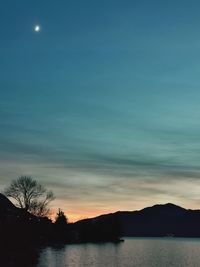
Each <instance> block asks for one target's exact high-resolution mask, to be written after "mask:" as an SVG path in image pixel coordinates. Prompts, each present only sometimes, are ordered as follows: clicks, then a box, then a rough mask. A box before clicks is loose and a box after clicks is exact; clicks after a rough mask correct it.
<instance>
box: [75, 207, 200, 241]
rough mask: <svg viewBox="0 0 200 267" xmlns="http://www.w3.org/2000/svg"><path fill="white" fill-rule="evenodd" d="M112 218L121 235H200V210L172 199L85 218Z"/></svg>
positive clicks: (100, 219) (100, 220) (95, 219)
mask: <svg viewBox="0 0 200 267" xmlns="http://www.w3.org/2000/svg"><path fill="white" fill-rule="evenodd" d="M111 218H112V220H113V221H116V222H117V224H118V225H119V228H120V235H121V236H158V237H159V236H182V237H200V210H190V209H189V210H188V209H184V208H182V207H180V206H177V205H175V204H172V203H167V204H156V205H154V206H152V207H147V208H144V209H142V210H136V211H118V212H116V213H110V214H105V215H100V216H98V217H95V218H91V219H86V220H87V221H88V222H89V221H91V222H92V221H93V222H94V221H95V222H98V221H99V222H103V221H106V220H108V219H109V220H111ZM86 220H82V221H79V222H77V224H81V223H83V221H86Z"/></svg>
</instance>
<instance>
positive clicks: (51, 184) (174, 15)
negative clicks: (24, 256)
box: [0, 0, 200, 221]
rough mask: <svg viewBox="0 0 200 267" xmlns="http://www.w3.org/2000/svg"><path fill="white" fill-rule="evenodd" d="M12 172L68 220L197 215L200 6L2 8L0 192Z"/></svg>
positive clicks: (4, 3) (115, 1)
mask: <svg viewBox="0 0 200 267" xmlns="http://www.w3.org/2000/svg"><path fill="white" fill-rule="evenodd" d="M35 25H40V27H41V31H39V32H35V31H34V26H35ZM20 175H31V176H32V177H34V178H35V179H37V180H38V181H39V182H41V183H42V184H44V185H45V186H46V187H47V188H48V189H51V190H53V191H54V193H55V195H56V200H55V201H54V202H53V203H52V208H53V209H54V211H56V209H57V208H61V209H62V210H64V211H65V213H66V215H67V216H68V217H69V219H70V220H71V221H72V220H77V219H79V218H85V217H93V216H96V215H100V214H102V213H109V212H115V211H117V210H135V209H141V208H143V207H145V206H150V205H153V204H156V203H167V202H173V203H175V204H177V205H181V206H183V207H186V208H200V2H199V1H197V0H196V1H195V0H193V1H184V0H182V1H181V0H169V1H158V0H157V1H155V0H152V1H149V0H146V1H139V0H135V1H133V0H123V1H122V0H120V1H119V0H107V1H104V0H101V1H94V0H90V1H89V0H84V1H83V0H79V1H78V0H74V1H72V0H71V1H68V0H58V1H51V0H48V1H47V0H42V1H39V0H35V1H27V0H18V1H15V0H1V1H0V188H1V189H2V190H3V188H4V187H5V186H7V185H9V183H10V182H11V180H13V179H15V178H17V177H18V176H20Z"/></svg>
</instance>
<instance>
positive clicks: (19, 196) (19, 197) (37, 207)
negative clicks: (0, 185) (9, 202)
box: [4, 176, 54, 217]
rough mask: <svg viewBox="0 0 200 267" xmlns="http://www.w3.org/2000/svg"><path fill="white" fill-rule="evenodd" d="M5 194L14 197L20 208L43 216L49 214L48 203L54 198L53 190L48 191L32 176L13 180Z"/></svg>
mask: <svg viewBox="0 0 200 267" xmlns="http://www.w3.org/2000/svg"><path fill="white" fill-rule="evenodd" d="M4 194H5V195H6V196H7V197H10V198H13V199H14V200H15V202H16V206H18V207H19V208H22V209H24V210H25V211H28V212H30V213H32V214H34V215H36V216H42V217H44V216H47V215H48V214H49V212H50V209H49V207H48V205H49V203H50V202H51V201H52V200H54V194H53V192H52V191H48V190H47V189H46V188H45V187H44V186H42V185H41V184H39V183H38V182H37V181H36V180H34V179H33V178H32V177H30V176H20V177H19V178H18V179H16V180H13V181H12V182H11V184H10V186H9V187H8V188H6V189H5V191H4Z"/></svg>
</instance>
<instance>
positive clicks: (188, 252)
mask: <svg viewBox="0 0 200 267" xmlns="http://www.w3.org/2000/svg"><path fill="white" fill-rule="evenodd" d="M68 266H69V267H136V266H142V267H157V266H158V267H168V266H169V267H199V266H200V239H185V238H126V239H125V242H121V243H119V244H111V243H107V244H81V245H67V246H64V247H57V248H56V247H55V248H45V249H44V250H43V251H41V252H40V255H39V257H38V260H37V264H35V265H34V267H68Z"/></svg>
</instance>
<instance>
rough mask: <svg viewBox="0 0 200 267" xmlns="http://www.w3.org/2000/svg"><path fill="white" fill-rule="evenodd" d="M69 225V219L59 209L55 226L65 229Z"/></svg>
mask: <svg viewBox="0 0 200 267" xmlns="http://www.w3.org/2000/svg"><path fill="white" fill-rule="evenodd" d="M67 223H68V219H67V217H66V215H65V213H64V212H63V211H62V210H61V209H59V210H58V213H57V215H56V220H55V225H57V226H61V227H62V226H64V227H65V226H66V225H67Z"/></svg>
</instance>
